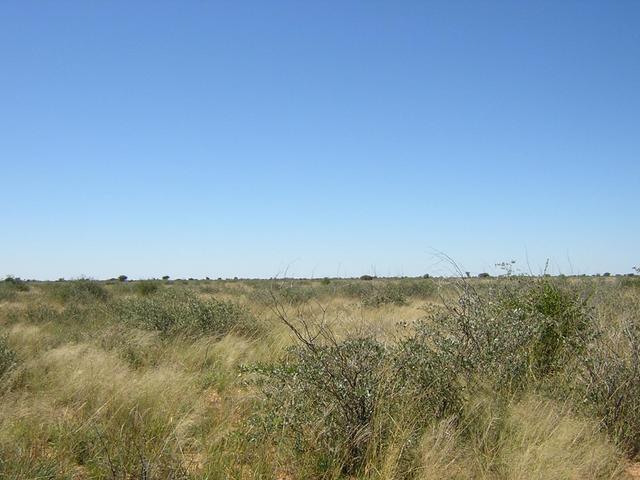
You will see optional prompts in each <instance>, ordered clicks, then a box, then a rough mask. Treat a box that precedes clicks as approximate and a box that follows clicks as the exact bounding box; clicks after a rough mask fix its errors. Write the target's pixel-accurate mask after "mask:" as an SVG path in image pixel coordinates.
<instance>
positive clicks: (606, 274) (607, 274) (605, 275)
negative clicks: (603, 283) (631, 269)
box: [602, 272, 611, 277]
mask: <svg viewBox="0 0 640 480" xmlns="http://www.w3.org/2000/svg"><path fill="white" fill-rule="evenodd" d="M602 276H603V277H610V276H611V273H609V272H604V273H603V274H602Z"/></svg>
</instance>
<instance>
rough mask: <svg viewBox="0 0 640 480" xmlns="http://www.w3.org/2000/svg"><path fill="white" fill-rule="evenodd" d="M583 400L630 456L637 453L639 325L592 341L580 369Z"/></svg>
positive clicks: (639, 435) (639, 437)
mask: <svg viewBox="0 0 640 480" xmlns="http://www.w3.org/2000/svg"><path fill="white" fill-rule="evenodd" d="M580 381H581V388H582V392H583V399H584V403H585V404H586V406H587V407H588V408H589V409H590V410H591V413H595V414H596V415H597V416H598V418H601V419H602V423H603V424H604V425H605V426H606V428H607V430H608V431H609V433H610V434H611V435H612V436H613V438H615V439H616V440H617V441H618V442H619V443H620V444H621V445H622V446H623V447H624V449H625V450H626V451H627V452H629V453H630V455H631V456H636V455H638V454H639V453H640V324H639V323H638V322H637V321H633V320H628V321H626V322H625V323H624V324H623V325H622V328H620V330H619V331H617V332H615V333H614V334H613V336H612V337H603V338H600V339H598V341H597V342H594V343H593V344H592V345H591V346H590V349H589V350H588V352H587V354H586V355H585V356H584V359H583V362H582V368H581V370H580Z"/></svg>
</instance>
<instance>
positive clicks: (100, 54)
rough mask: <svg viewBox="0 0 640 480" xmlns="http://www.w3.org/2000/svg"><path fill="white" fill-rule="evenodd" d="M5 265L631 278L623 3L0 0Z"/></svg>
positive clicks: (630, 89) (633, 242) (633, 123)
mask: <svg viewBox="0 0 640 480" xmlns="http://www.w3.org/2000/svg"><path fill="white" fill-rule="evenodd" d="M0 62H1V63H0V167H1V169H0V191H1V192H2V197H3V199H2V203H1V205H2V207H0V208H1V212H2V215H1V220H0V221H1V223H0V275H5V274H14V275H18V276H22V277H26V278H32V277H35V278H54V279H55V278H58V277H60V276H64V277H67V278H69V277H75V276H80V275H85V276H91V277H95V278H104V277H111V276H116V275H118V274H121V273H124V274H127V275H129V276H130V277H152V276H161V275H165V274H167V275H171V276H172V277H190V276H194V277H204V276H210V277H218V276H223V277H226V276H235V275H237V276H241V277H244V276H251V277H256V276H266V277H269V276H272V275H275V274H279V273H280V274H281V273H282V272H283V270H284V269H286V268H287V267H288V272H289V274H293V275H296V276H311V275H314V276H316V277H317V276H324V275H330V276H332V275H336V274H339V275H360V274H363V273H370V272H374V271H375V273H377V274H378V275H401V274H405V275H414V274H422V273H425V272H431V273H436V274H437V273H443V272H446V271H447V270H448V267H446V266H444V265H442V264H438V261H437V259H436V258H435V257H434V251H435V250H438V251H443V252H446V253H447V254H449V255H450V256H451V257H453V258H455V259H456V260H457V261H458V262H459V263H460V264H461V265H462V266H463V268H464V269H465V270H470V271H472V272H474V273H476V272H479V271H490V272H491V271H494V268H493V265H494V264H495V263H496V262H498V261H501V260H508V259H516V260H517V261H518V265H520V267H521V268H526V266H525V262H526V258H527V257H528V259H529V263H530V264H531V267H532V269H533V270H534V271H539V270H540V269H541V268H542V266H543V265H544V262H545V259H546V258H550V260H551V265H552V271H553V272H554V273H557V272H563V273H571V272H573V273H590V272H603V271H611V272H629V271H631V267H632V266H633V265H636V264H638V263H639V262H640V251H639V249H638V246H639V245H640V208H639V207H640V195H639V194H640V2H637V1H614V2H611V1H605V0H603V1H600V2H590V1H586V2H585V1H579V2H578V1H575V2H573V1H561V2H558V1H541V2H540V1H536V2H521V1H513V2H508V1H495V2H488V1H469V2H462V1H454V2H451V1H443V2H426V1H415V2H409V1H405V2H388V1H384V2H383V1H372V0H367V1H362V2H353V1H335V2H299V1H291V2H279V1H274V2H265V1H255V2H236V1H229V2H213V1H203V0H201V1H172V2H169V1H148V2H143V1H133V2H131V1H109V2H98V1H79V0H78V1H75V2H70V1H46V2H42V1H26V0H19V1H18V0H13V1H3V2H1V3H0Z"/></svg>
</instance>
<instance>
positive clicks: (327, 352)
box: [248, 305, 461, 475]
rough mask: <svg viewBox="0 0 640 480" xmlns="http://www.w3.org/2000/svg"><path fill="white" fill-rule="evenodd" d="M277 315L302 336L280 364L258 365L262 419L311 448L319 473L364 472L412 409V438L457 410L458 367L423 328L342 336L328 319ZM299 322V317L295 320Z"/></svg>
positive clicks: (307, 451) (286, 438) (303, 448)
mask: <svg viewBox="0 0 640 480" xmlns="http://www.w3.org/2000/svg"><path fill="white" fill-rule="evenodd" d="M274 312H275V313H276V314H277V316H278V317H279V318H280V319H281V320H282V321H283V322H284V323H285V324H286V325H287V326H288V327H289V328H290V329H291V330H292V332H293V333H294V334H295V336H296V338H297V339H298V340H299V342H298V344H297V345H295V346H293V347H291V348H290V349H289V350H288V351H287V353H286V354H285V355H284V356H283V357H282V358H281V359H280V360H279V361H278V362H276V363H275V364H272V365H264V364H260V365H255V366H253V367H251V368H248V371H250V372H254V373H258V374H259V378H260V379H261V386H262V392H263V394H264V396H265V400H266V408H265V410H264V412H265V413H264V415H263V416H262V417H261V420H262V426H263V427H264V428H265V429H266V431H267V432H270V433H272V434H277V435H278V439H279V441H283V442H289V444H291V445H292V446H293V447H294V449H295V450H296V451H297V452H298V453H304V455H305V456H307V457H308V456H311V457H312V458H313V463H314V464H316V465H317V468H318V474H319V475H322V474H323V473H325V474H326V473H327V472H329V471H335V470H336V469H337V470H340V471H342V472H343V473H345V474H356V473H358V472H360V471H361V470H362V468H363V466H364V464H365V460H366V458H367V455H368V454H370V453H371V449H375V448H376V445H379V444H380V439H381V438H384V437H386V436H389V435H391V434H392V432H395V431H396V430H397V423H396V422H397V421H398V420H399V419H400V418H404V417H406V416H407V412H408V411H411V412H412V413H413V414H415V418H416V419H418V420H412V421H411V423H412V424H413V426H412V430H413V432H414V433H413V435H410V436H411V438H412V440H415V441H417V439H418V438H419V436H420V432H421V431H422V429H423V428H424V427H425V426H426V425H428V424H430V423H431V422H433V421H434V420H437V419H442V418H444V417H447V416H450V415H456V414H457V412H459V410H460V406H461V396H460V388H459V386H458V383H457V380H456V372H455V371H454V369H453V368H451V367H452V366H450V365H447V364H446V363H445V361H446V357H443V356H441V355H439V353H438V352H436V351H435V350H434V349H433V348H432V347H431V344H430V343H429V342H428V341H427V339H426V338H425V337H423V336H410V337H408V338H407V339H406V340H404V341H401V342H399V343H398V344H397V345H386V344H384V343H381V342H380V341H378V340H376V339H375V338H372V337H363V338H348V339H346V340H341V341H339V340H337V339H336V337H335V336H334V335H333V333H332V332H331V330H330V329H329V328H327V327H326V325H325V324H324V322H323V320H321V319H317V320H316V319H313V320H311V321H308V320H306V319H305V318H304V317H303V316H302V315H298V316H297V318H296V319H295V320H291V319H289V318H288V317H287V313H286V310H284V309H283V308H282V305H276V306H274ZM294 322H295V323H294Z"/></svg>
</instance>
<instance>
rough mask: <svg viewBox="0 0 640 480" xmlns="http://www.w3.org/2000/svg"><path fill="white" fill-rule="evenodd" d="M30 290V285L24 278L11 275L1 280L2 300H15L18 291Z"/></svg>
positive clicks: (0, 297) (0, 295) (0, 298)
mask: <svg viewBox="0 0 640 480" xmlns="http://www.w3.org/2000/svg"><path fill="white" fill-rule="evenodd" d="M28 290H29V285H27V283H26V282H25V281H24V280H21V279H20V278H17V277H11V276H9V277H7V278H6V279H5V280H4V281H2V282H0V301H9V300H14V299H15V298H16V294H17V293H18V292H26V291H28Z"/></svg>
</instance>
